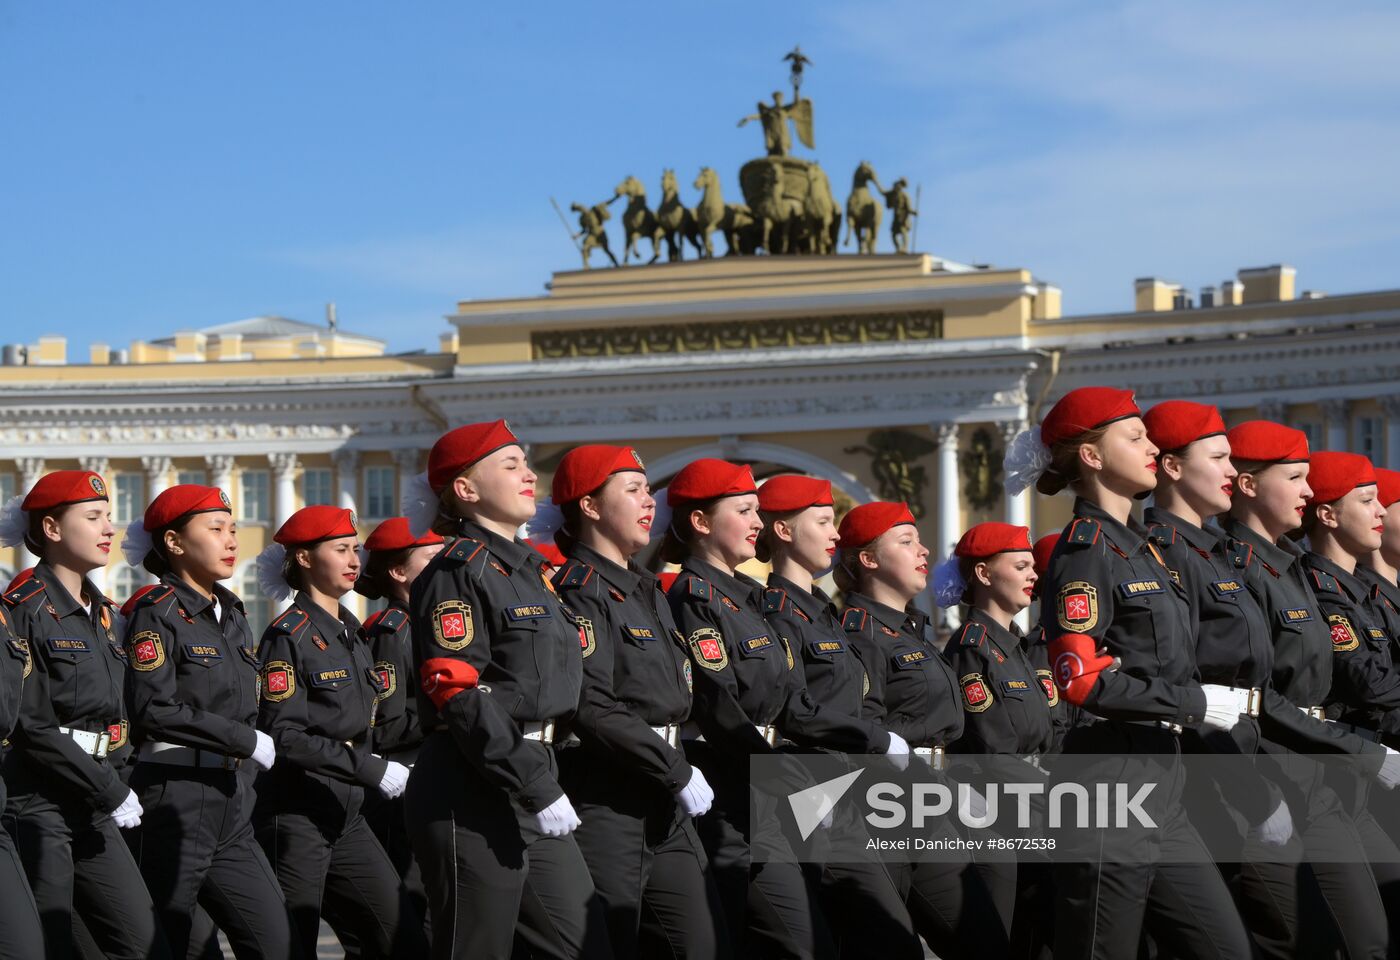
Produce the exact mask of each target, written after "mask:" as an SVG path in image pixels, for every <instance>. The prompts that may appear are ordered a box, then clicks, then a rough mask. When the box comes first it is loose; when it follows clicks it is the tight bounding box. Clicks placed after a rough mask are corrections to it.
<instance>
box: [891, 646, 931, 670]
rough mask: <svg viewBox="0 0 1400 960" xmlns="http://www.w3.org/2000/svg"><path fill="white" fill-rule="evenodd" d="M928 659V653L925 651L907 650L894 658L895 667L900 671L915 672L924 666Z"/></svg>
mask: <svg viewBox="0 0 1400 960" xmlns="http://www.w3.org/2000/svg"><path fill="white" fill-rule="evenodd" d="M927 659H928V652H927V651H925V650H906V651H904V652H903V653H897V654H895V657H894V665H895V666H896V667H898V668H899V669H900V670H913V669H915V668H916V667H919V666H921V665H922V664H923V662H924V661H925V660H927Z"/></svg>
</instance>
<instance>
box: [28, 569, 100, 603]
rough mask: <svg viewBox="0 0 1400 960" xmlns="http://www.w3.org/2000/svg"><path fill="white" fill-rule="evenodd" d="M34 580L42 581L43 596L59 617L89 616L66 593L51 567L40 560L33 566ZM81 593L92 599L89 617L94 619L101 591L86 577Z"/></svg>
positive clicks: (71, 596)
mask: <svg viewBox="0 0 1400 960" xmlns="http://www.w3.org/2000/svg"><path fill="white" fill-rule="evenodd" d="M34 579H36V580H42V581H43V583H44V596H45V597H46V598H48V602H49V604H50V605H52V606H53V609H54V612H55V613H57V614H58V615H59V616H60V617H67V616H71V615H72V614H75V613H77V614H81V615H82V616H85V617H86V616H89V613H88V612H87V611H84V610H83V605H82V604H81V603H79V602H78V599H77V598H76V597H74V596H73V595H72V594H71V593H69V592H68V588H67V587H65V586H64V585H63V581H61V580H59V579H58V574H56V573H54V571H53V567H51V566H49V565H48V564H47V563H45V562H44V561H42V560H40V561H39V562H38V563H37V564H35V566H34ZM83 593H86V594H87V595H88V596H89V597H91V598H92V610H91V616H94V617H95V616H96V615H97V611H98V609H99V608H100V607H101V606H102V599H103V598H102V591H100V590H98V589H97V587H96V586H94V585H93V582H92V581H91V580H89V579H88V578H87V577H83Z"/></svg>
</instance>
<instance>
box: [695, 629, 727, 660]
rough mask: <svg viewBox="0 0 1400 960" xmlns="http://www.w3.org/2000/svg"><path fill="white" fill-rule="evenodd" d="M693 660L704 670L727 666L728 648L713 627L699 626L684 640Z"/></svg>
mask: <svg viewBox="0 0 1400 960" xmlns="http://www.w3.org/2000/svg"><path fill="white" fill-rule="evenodd" d="M686 643H687V644H689V646H690V651H691V653H693V654H694V655H695V662H696V663H698V664H700V666H702V667H704V668H705V669H706V670H723V669H724V668H725V667H727V666H729V650H728V649H727V648H726V647H725V645H724V637H722V636H720V632H719V631H718V630H716V629H715V628H714V627H701V628H700V629H699V630H696V631H695V632H694V633H692V634H691V635H690V637H689V638H688V639H687V640H686Z"/></svg>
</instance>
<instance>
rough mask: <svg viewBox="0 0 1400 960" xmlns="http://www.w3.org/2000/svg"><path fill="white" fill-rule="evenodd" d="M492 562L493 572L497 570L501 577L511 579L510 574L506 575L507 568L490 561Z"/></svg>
mask: <svg viewBox="0 0 1400 960" xmlns="http://www.w3.org/2000/svg"><path fill="white" fill-rule="evenodd" d="M490 562H491V568H492V569H493V570H495V571H496V572H497V573H499V574H500V575H501V576H503V577H509V576H510V574H508V573H506V568H505V567H503V566H501V565H500V564H499V563H497V562H496V561H495V560H492V561H490ZM541 576H543V574H541Z"/></svg>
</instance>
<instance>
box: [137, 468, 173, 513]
mask: <svg viewBox="0 0 1400 960" xmlns="http://www.w3.org/2000/svg"><path fill="white" fill-rule="evenodd" d="M141 466H142V467H143V468H144V469H145V471H146V502H147V503H150V502H151V501H152V500H154V499H155V498H156V497H158V496H160V495H161V494H162V493H164V492H165V491H166V490H168V489H170V471H171V469H172V467H173V465H172V464H171V462H170V458H169V457H142V458H141Z"/></svg>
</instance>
